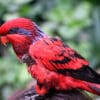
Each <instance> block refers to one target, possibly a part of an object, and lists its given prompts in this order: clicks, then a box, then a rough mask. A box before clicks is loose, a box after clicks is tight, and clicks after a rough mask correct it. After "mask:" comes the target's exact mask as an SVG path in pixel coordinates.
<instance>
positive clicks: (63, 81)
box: [0, 18, 100, 95]
mask: <svg viewBox="0 0 100 100" xmlns="http://www.w3.org/2000/svg"><path fill="white" fill-rule="evenodd" d="M0 36H1V42H2V43H3V44H4V45H5V44H6V43H11V44H12V46H13V49H14V51H15V53H16V55H17V57H18V58H19V59H20V60H21V61H22V62H23V63H26V65H27V66H28V67H27V68H28V71H29V73H30V74H31V75H32V77H34V78H35V79H36V80H37V84H36V91H37V93H38V94H39V95H45V94H47V93H48V92H49V91H50V90H52V89H53V90H56V91H67V90H71V89H83V90H86V91H89V92H91V93H94V94H97V95H100V74H98V73H96V72H95V71H94V70H93V69H91V68H90V67H89V62H88V61H87V60H86V59H85V58H84V57H82V56H81V55H80V54H79V53H77V52H76V51H74V50H73V49H72V48H70V47H69V46H68V45H66V44H64V43H63V42H62V41H61V40H60V39H59V38H52V37H50V36H48V35H46V34H45V33H44V32H43V31H42V30H41V29H40V28H39V27H38V26H37V25H36V24H35V22H33V21H32V20H31V19H27V18H16V19H13V20H10V21H8V22H6V23H4V24H3V25H2V26H1V27H0Z"/></svg>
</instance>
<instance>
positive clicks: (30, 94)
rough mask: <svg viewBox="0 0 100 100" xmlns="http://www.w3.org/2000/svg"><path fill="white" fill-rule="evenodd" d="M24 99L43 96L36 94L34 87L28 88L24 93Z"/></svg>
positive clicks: (42, 98) (36, 99) (35, 99)
mask: <svg viewBox="0 0 100 100" xmlns="http://www.w3.org/2000/svg"><path fill="white" fill-rule="evenodd" d="M24 96H25V100H45V96H40V95H39V94H37V92H36V90H35V89H33V88H32V89H30V90H28V91H26V92H25V93H24Z"/></svg>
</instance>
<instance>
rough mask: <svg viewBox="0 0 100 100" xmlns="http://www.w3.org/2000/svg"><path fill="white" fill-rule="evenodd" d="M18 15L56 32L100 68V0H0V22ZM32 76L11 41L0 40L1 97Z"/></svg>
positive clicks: (25, 83)
mask: <svg viewBox="0 0 100 100" xmlns="http://www.w3.org/2000/svg"><path fill="white" fill-rule="evenodd" d="M17 17H26V18H31V19H32V20H34V21H35V22H36V23H37V24H38V25H39V26H40V27H41V28H42V30H43V31H44V32H45V33H47V34H49V35H51V36H59V37H60V38H61V39H62V40H63V41H64V42H65V43H67V44H69V45H70V46H71V47H72V48H74V49H75V50H76V51H78V52H80V54H81V55H82V56H84V57H85V58H87V59H88V60H89V61H90V64H91V67H92V68H94V69H95V70H96V71H98V72H100V71H99V70H100V0H0V25H2V24H3V23H4V22H5V21H7V20H11V19H13V18H17ZM32 80H33V79H32V78H31V76H30V75H29V74H28V72H27V69H26V66H25V64H21V63H20V62H19V61H18V59H17V58H16V57H15V54H14V52H13V50H12V48H11V45H8V46H7V47H3V46H2V45H1V44H0V100H7V99H8V97H9V96H10V95H11V94H12V93H13V92H14V91H16V90H18V89H21V88H25V87H26V85H27V84H28V83H29V82H31V81H32ZM89 95H90V96H91V97H93V98H94V99H93V100H97V99H96V98H98V97H97V96H95V95H92V94H89ZM98 100H100V98H98Z"/></svg>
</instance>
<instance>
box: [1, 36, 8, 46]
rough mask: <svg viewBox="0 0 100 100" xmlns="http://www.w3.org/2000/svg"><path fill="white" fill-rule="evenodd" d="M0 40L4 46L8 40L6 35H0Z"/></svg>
mask: <svg viewBox="0 0 100 100" xmlns="http://www.w3.org/2000/svg"><path fill="white" fill-rule="evenodd" d="M1 42H2V44H3V45H4V46H6V44H7V43H8V42H9V40H8V38H7V36H1Z"/></svg>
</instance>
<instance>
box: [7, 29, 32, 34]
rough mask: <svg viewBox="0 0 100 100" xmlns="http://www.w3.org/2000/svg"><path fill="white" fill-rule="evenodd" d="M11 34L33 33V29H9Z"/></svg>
mask: <svg viewBox="0 0 100 100" xmlns="http://www.w3.org/2000/svg"><path fill="white" fill-rule="evenodd" d="M9 33H10V34H20V35H28V36H30V35H32V34H31V31H29V30H26V29H24V28H12V29H11V30H10V31H9Z"/></svg>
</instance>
